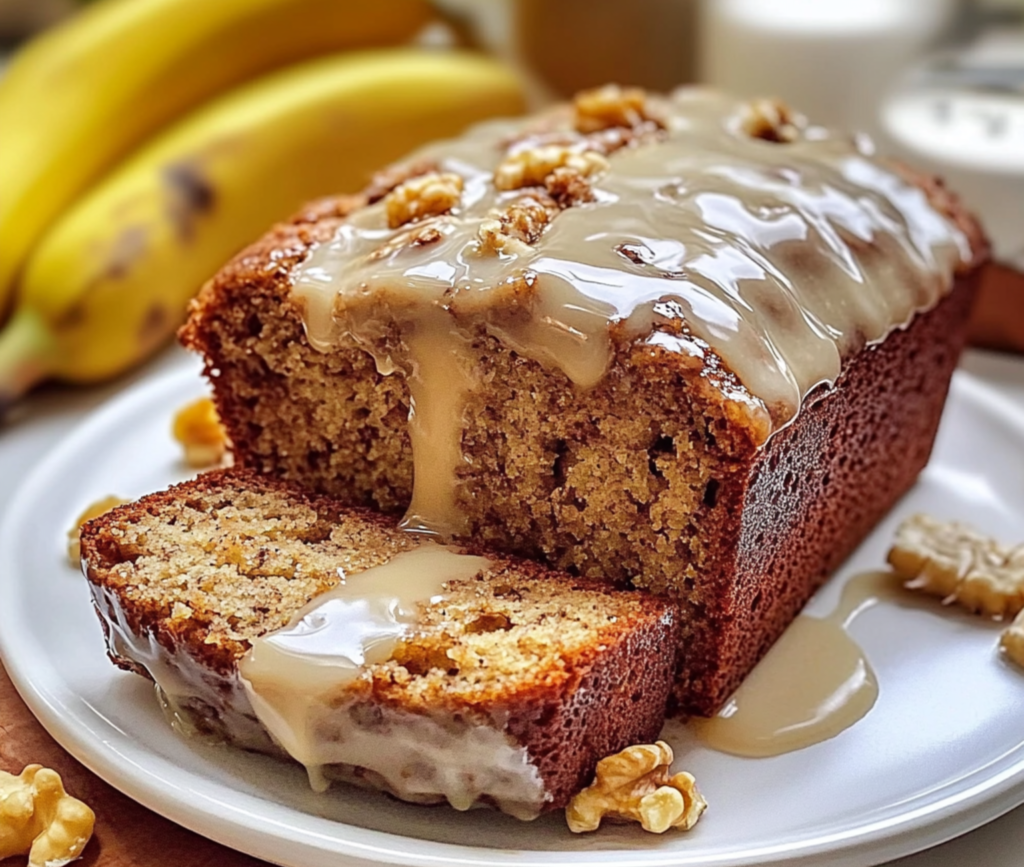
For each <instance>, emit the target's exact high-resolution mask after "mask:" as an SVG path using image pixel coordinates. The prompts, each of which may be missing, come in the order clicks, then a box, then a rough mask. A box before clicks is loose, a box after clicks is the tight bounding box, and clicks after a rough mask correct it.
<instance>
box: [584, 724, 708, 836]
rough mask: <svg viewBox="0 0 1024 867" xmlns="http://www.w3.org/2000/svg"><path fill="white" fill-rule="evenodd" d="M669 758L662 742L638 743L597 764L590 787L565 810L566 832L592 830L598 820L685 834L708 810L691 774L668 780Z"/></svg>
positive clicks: (647, 829)
mask: <svg viewBox="0 0 1024 867" xmlns="http://www.w3.org/2000/svg"><path fill="white" fill-rule="evenodd" d="M673 759H674V756H673V754H672V747H670V746H669V745H668V744H666V743H665V742H664V741H658V742H657V743H654V744H637V745H635V746H632V747H626V749H624V750H623V751H622V752H620V753H616V754H615V755H613V756H608V757H607V758H604V759H601V761H599V762H598V763H597V771H596V774H595V777H594V782H593V783H591V785H590V786H588V787H587V788H586V789H584V790H583V791H582V792H579V793H578V794H577V795H576V796H575V797H574V798H573V799H572V801H570V802H569V806H568V807H566V808H565V819H566V822H567V823H568V825H569V830H570V831H572V832H573V833H576V834H579V833H582V832H584V831H596V830H597V829H598V828H599V827H600V825H601V821H602V819H608V820H609V821H613V822H639V823H640V824H641V825H642V826H643V829H644V830H645V831H651V832H652V833H655V834H662V833H664V832H665V831H667V830H668V829H669V828H679V829H681V830H683V831H689V830H690V829H691V828H692V827H693V826H694V825H696V824H697V820H698V819H700V817H701V814H702V813H703V812H704V810H705V809H707V801H705V800H704V798H703V797H702V796H701V794H700V792H699V791H697V785H696V782H695V780H694V779H693V777H692V776H691V775H690V774H687V773H678V774H673V775H672V776H669V769H670V767H671V765H672V761H673Z"/></svg>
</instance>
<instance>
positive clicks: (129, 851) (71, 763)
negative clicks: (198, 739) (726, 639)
mask: <svg viewBox="0 0 1024 867" xmlns="http://www.w3.org/2000/svg"><path fill="white" fill-rule="evenodd" d="M972 340H973V342H975V343H976V344H977V345H981V346H986V347H993V348H1001V349H1009V350H1014V351H1017V352H1021V353H1024V275H1021V274H1019V273H1017V272H1015V271H1011V270H1010V269H1008V268H1000V267H998V266H996V267H993V268H992V269H991V270H990V271H989V273H988V274H987V275H986V280H985V285H984V288H983V291H982V296H981V298H980V299H979V304H978V308H977V311H976V316H975V320H974V323H973V333H972ZM33 762H37V763H40V764H43V765H45V766H47V767H51V768H54V769H55V770H57V771H58V772H59V773H60V774H61V776H62V777H63V778H64V781H65V784H66V786H67V788H68V791H70V792H71V793H72V794H73V795H75V796H76V797H78V798H81V799H82V800H84V801H86V802H87V803H88V804H89V805H90V806H92V808H93V809H94V810H95V811H96V815H97V825H96V835H95V837H94V839H93V840H92V842H91V843H90V844H89V846H88V847H87V848H86V850H85V854H84V856H83V858H82V860H81V861H80V862H78V863H79V864H82V865H86V867H88V865H102V867H163V865H180V867H213V865H216V867H253V865H260V864H264V863H265V862H263V861H259V860H257V859H255V858H251V857H249V856H246V855H242V854H240V853H238V852H235V851H233V850H230V849H226V848H224V847H223V846H219V845H218V844H216V843H213V842H211V841H209V840H206V839H205V838H203V837H200V836H198V835H196V834H193V833H192V832H191V831H186V830H185V829H184V828H181V827H179V826H178V825H175V824H174V823H172V822H169V821H168V820H166V819H163V818H161V817H160V816H158V815H156V814H155V813H152V812H150V811H149V810H147V809H145V808H144V807H142V806H140V805H139V804H137V803H135V802H134V801H132V800H131V799H130V798H127V797H125V796H124V795H122V794H121V793H120V792H118V791H117V790H115V789H114V788H112V787H111V786H109V785H107V784H106V783H104V782H103V781H102V780H100V779H99V778H98V777H96V776H95V775H94V774H92V773H90V772H89V771H88V770H86V769H85V768H84V767H83V766H82V765H80V764H79V763H78V762H77V761H75V760H74V759H73V758H72V757H71V756H70V755H68V753H66V752H65V751H64V750H63V749H62V748H61V747H60V746H58V745H57V743H56V742H55V741H54V740H53V739H52V738H51V737H50V736H49V735H48V734H47V733H46V732H45V731H44V730H43V728H42V726H40V725H39V723H37V722H36V720H35V718H34V717H33V716H32V714H31V713H30V712H29V710H28V708H27V707H26V706H25V705H24V703H23V702H22V701H21V699H20V698H19V697H18V694H17V693H16V691H15V690H14V687H13V685H12V684H11V681H10V679H9V678H8V676H7V674H6V672H5V671H4V670H3V668H2V666H0V769H2V770H7V771H11V772H13V773H18V772H20V771H21V769H22V767H24V766H25V765H27V764H30V763H33ZM16 863H17V862H12V864H16Z"/></svg>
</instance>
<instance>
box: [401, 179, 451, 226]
mask: <svg viewBox="0 0 1024 867" xmlns="http://www.w3.org/2000/svg"><path fill="white" fill-rule="evenodd" d="M462 183H463V182H462V178H461V177H460V176H459V175H457V174H455V173H454V172H427V174H425V175H418V176H417V177H414V178H410V179H409V180H407V181H404V182H403V183H401V184H399V185H398V186H397V187H395V188H394V189H393V190H392V191H391V192H390V193H388V194H387V195H386V196H385V197H384V208H385V210H386V212H387V218H388V227H389V228H391V229H397V228H398V227H399V226H404V225H405V224H406V223H412V222H416V221H418V220H425V219H427V218H428V217H439V216H441V215H442V214H447V213H449V212H450V211H451V210H452V209H453V208H455V207H456V206H458V204H459V201H460V200H461V198H462Z"/></svg>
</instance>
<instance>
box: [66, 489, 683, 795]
mask: <svg viewBox="0 0 1024 867" xmlns="http://www.w3.org/2000/svg"><path fill="white" fill-rule="evenodd" d="M418 544H419V538H418V537H416V536H411V535H409V534H406V533H404V532H402V531H400V530H399V529H398V528H397V526H396V524H395V521H394V520H393V519H391V518H387V517H384V516H382V515H380V514H377V513H373V512H370V511H367V510H361V509H352V508H346V507H343V506H342V505H340V504H339V503H338V502H337V501H336V500H333V499H331V498H328V497H323V496H316V495H310V494H307V493H304V492H302V491H300V490H298V489H296V488H295V487H294V486H290V485H287V484H285V483H282V482H280V481H277V480H274V479H271V478H269V477H267V476H260V475H256V474H253V473H250V472H247V471H241V470H227V471H217V472H213V473H208V474H206V475H203V476H200V477H199V478H198V479H196V480H194V481H191V482H186V483H184V484H182V485H177V486H175V487H173V488H171V489H170V490H168V491H165V492H162V493H158V494H153V495H151V496H148V497H144V498H143V499H142V500H140V501H138V502H137V503H132V504H129V505H126V506H122V507H119V508H117V509H115V510H113V511H112V512H109V513H107V514H106V515H104V516H102V517H101V518H98V519H95V520H93V521H91V522H89V523H88V524H87V525H86V526H85V527H84V528H83V531H82V553H83V563H84V564H85V570H86V574H87V577H88V578H89V581H90V586H91V588H92V592H93V597H94V602H95V605H96V608H97V611H98V613H99V615H100V619H101V622H102V623H103V625H104V628H105V631H106V634H107V641H108V647H109V650H110V654H111V658H112V659H113V661H114V662H115V663H116V664H118V665H119V666H121V667H122V668H126V669H128V670H130V671H134V672H136V673H139V674H143V675H147V676H148V675H149V668H148V667H149V666H151V665H154V664H159V665H164V666H166V665H171V666H175V665H178V664H179V661H180V659H181V654H182V653H184V654H185V655H187V657H188V658H189V659H190V660H191V661H192V663H196V664H198V666H199V667H200V669H201V670H202V672H203V680H204V681H206V682H207V686H208V688H209V684H213V685H214V687H213V690H214V692H213V695H212V697H210V696H207V699H206V700H204V701H202V702H197V703H196V707H195V709H196V710H198V711H199V713H200V714H201V715H202V717H203V718H202V720H201V723H202V728H203V729H204V730H206V731H209V732H215V733H217V734H220V735H221V736H224V737H227V738H228V739H231V738H232V732H231V730H230V723H228V722H226V721H225V719H221V718H218V717H219V716H220V714H218V710H217V707H218V704H220V703H226V702H228V701H229V697H228V696H229V692H230V688H231V683H232V680H233V679H234V678H235V675H236V671H237V665H238V662H239V660H240V659H241V657H242V656H243V655H244V654H245V653H246V651H247V650H248V648H249V646H250V645H249V641H250V639H253V638H255V637H257V636H259V635H263V634H265V633H267V632H268V631H271V630H273V629H276V628H279V627H281V626H283V625H285V623H287V622H288V620H289V619H290V618H291V617H292V616H293V615H294V613H295V612H296V611H297V610H298V609H299V608H300V607H302V605H304V604H306V602H308V601H309V600H310V599H312V598H313V597H315V596H316V595H318V594H319V593H322V592H324V591H325V590H327V589H330V587H331V586H333V585H335V584H336V583H337V581H338V572H337V570H338V567H339V565H341V566H342V567H343V568H344V569H345V570H346V572H347V573H348V574H352V573H354V572H357V571H361V570H363V569H366V568H371V567H373V566H376V565H380V564H381V563H383V562H386V561H387V560H388V559H390V558H391V557H392V556H393V555H394V554H396V553H398V552H399V551H402V550H408V549H410V548H412V547H415V546H416V545H418ZM475 553H479V552H475ZM492 561H493V566H492V567H491V568H490V569H489V570H487V571H486V572H484V573H481V574H479V575H477V576H476V577H475V578H474V579H472V580H471V581H468V582H459V583H456V584H453V585H451V586H450V587H449V590H448V592H447V593H446V596H445V600H444V602H443V603H442V604H432V605H430V606H427V607H426V608H425V609H424V611H423V614H422V617H421V620H420V622H419V624H418V625H417V627H416V629H415V631H414V632H413V633H412V634H410V636H409V637H407V638H406V639H405V640H404V641H403V642H402V643H401V644H400V645H399V647H398V649H397V650H396V651H395V653H394V654H393V656H392V658H391V659H390V660H389V661H388V662H386V663H382V664H379V665H375V666H371V667H370V669H369V674H368V676H367V677H364V678H363V679H361V680H360V681H359V682H358V685H357V687H356V689H355V691H354V698H355V705H354V709H353V711H352V712H353V713H363V714H364V715H365V714H373V713H374V712H377V713H379V709H380V708H382V707H390V708H394V709H397V710H400V711H404V712H410V713H416V714H424V715H428V716H431V717H433V718H435V719H436V718H439V717H440V718H448V719H478V720H481V721H485V722H487V723H488V724H490V725H493V726H497V727H498V728H499V729H502V730H504V731H505V732H506V733H507V735H509V736H511V737H512V738H513V739H514V740H515V741H516V742H517V743H518V744H520V745H521V746H523V747H524V748H525V749H526V750H527V752H528V754H529V756H530V758H531V761H532V763H533V764H534V765H535V766H536V767H537V768H538V771H539V772H540V776H541V779H542V780H543V782H544V786H545V789H546V791H547V793H548V795H549V801H548V802H547V805H546V808H547V809H554V808H560V807H564V806H565V804H566V803H567V801H568V800H569V798H570V797H571V796H572V795H573V794H575V792H577V791H579V790H580V789H581V788H582V787H583V786H585V785H586V784H587V783H589V782H590V779H591V777H592V775H593V770H594V766H595V765H596V763H597V761H598V760H600V759H601V758H603V757H604V756H606V755H609V754H611V753H614V752H617V751H618V750H620V749H622V748H624V747H625V746H628V745H630V744H633V743H638V742H648V741H652V740H653V739H654V738H655V737H656V736H657V733H658V731H659V730H660V728H661V725H662V722H663V720H664V715H665V707H666V703H667V700H668V696H669V692H670V686H671V682H672V673H673V668H674V655H675V648H676V646H677V643H678V637H677V634H676V619H675V617H674V611H673V609H672V606H671V605H669V604H668V603H666V602H665V601H662V600H658V599H656V598H654V597H651V596H648V595H646V594H642V593H639V592H635V591H619V590H614V589H612V588H610V587H608V586H607V585H605V584H603V583H598V582H593V581H586V580H582V579H578V578H573V577H572V576H569V575H565V574H558V573H553V572H551V571H549V570H546V569H544V568H542V567H540V566H538V565H537V564H535V563H530V562H527V561H523V560H519V559H515V558H497V557H493V556H492ZM118 630H127V631H128V632H129V633H130V634H131V635H133V636H135V637H136V638H139V639H142V640H143V641H144V642H145V643H147V644H150V643H155V644H153V646H156V647H158V648H161V649H162V650H161V653H160V656H161V659H160V661H159V662H158V663H154V662H153V661H152V660H151V659H147V658H144V656H143V655H142V654H138V653H135V652H133V651H132V650H131V648H130V647H129V646H127V645H126V643H125V642H124V641H120V640H118V637H117V632H118ZM218 691H219V692H220V693H221V694H222V695H221V696H220V697H219V698H218V697H217V695H216V693H217V692H218ZM360 709H361V710H360Z"/></svg>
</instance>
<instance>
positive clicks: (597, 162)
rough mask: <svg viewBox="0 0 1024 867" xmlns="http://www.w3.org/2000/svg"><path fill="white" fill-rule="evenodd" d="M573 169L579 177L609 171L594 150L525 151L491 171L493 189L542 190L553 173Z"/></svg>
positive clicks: (561, 147)
mask: <svg viewBox="0 0 1024 867" xmlns="http://www.w3.org/2000/svg"><path fill="white" fill-rule="evenodd" d="M560 168H569V169H572V170H573V171H574V172H576V174H578V175H579V176H580V177H584V178H589V177H591V176H592V175H596V174H600V173H602V172H606V171H608V160H606V159H605V158H604V156H603V155H602V154H599V153H598V152H597V151H594V150H587V149H585V148H581V147H580V146H578V145H562V144H547V145H536V146H535V147H526V148H523V149H522V150H516V151H513V152H512V153H510V154H509V155H508V156H507V157H505V159H504V160H502V161H501V163H500V164H499V165H498V168H497V169H495V170H494V186H495V187H497V188H498V189H499V190H518V189H522V188H523V187H539V186H544V185H545V183H546V182H547V179H548V176H549V175H551V174H552V173H553V172H554V171H555V170H556V169H560Z"/></svg>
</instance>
